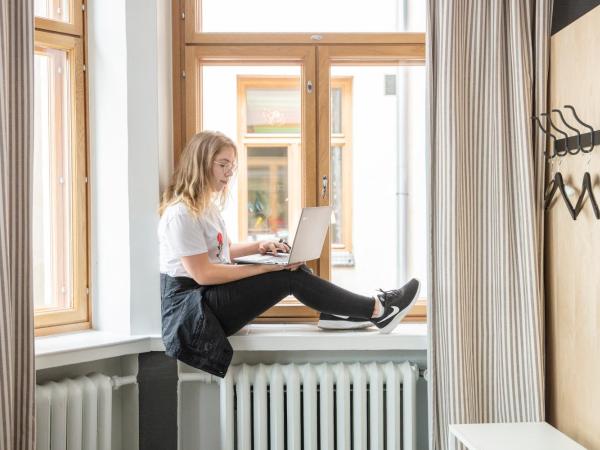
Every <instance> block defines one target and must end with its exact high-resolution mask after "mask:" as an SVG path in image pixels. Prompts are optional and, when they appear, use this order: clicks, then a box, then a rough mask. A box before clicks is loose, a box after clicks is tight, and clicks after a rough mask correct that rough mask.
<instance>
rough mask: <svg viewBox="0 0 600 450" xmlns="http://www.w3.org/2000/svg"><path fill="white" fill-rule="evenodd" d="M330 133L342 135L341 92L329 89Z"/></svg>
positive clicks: (337, 89) (338, 89) (336, 89)
mask: <svg viewBox="0 0 600 450" xmlns="http://www.w3.org/2000/svg"><path fill="white" fill-rule="evenodd" d="M331 132H332V133H333V134H339V133H342V90H341V89H340V88H332V89H331Z"/></svg>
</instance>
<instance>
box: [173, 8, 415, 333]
mask: <svg viewBox="0 0 600 450" xmlns="http://www.w3.org/2000/svg"><path fill="white" fill-rule="evenodd" d="M195 6H196V2H195V1H194V0H174V1H173V2H172V20H173V23H172V25H173V27H172V31H173V39H172V45H173V111H174V114H173V130H174V133H173V134H174V136H173V145H174V150H173V152H174V161H175V163H177V161H178V158H179V155H180V152H181V150H182V148H183V145H184V144H185V142H186V141H187V140H188V139H189V138H190V137H191V136H192V135H193V134H194V133H195V132H196V130H199V129H200V124H201V122H202V117H201V115H202V112H201V111H197V108H196V105H201V102H200V98H199V93H200V92H201V84H202V80H201V79H200V78H199V77H198V70H197V67H196V65H197V64H196V61H198V59H201V60H203V63H204V64H211V63H214V64H218V65H225V64H236V60H238V61H240V63H241V62H243V63H249V62H250V61H252V62H253V64H256V65H259V64H269V63H272V62H273V61H282V60H283V59H286V58H287V59H288V60H289V61H298V60H299V59H302V58H304V59H303V64H304V72H303V73H304V76H308V77H311V74H313V73H314V77H312V78H309V79H310V80H316V82H315V87H316V94H317V95H316V97H317V98H316V99H314V97H315V96H312V97H308V101H307V97H303V121H302V127H303V130H302V136H304V142H303V145H304V146H309V147H310V146H314V147H312V148H317V152H316V154H313V153H312V152H308V153H305V152H303V153H302V171H303V172H302V173H303V176H304V178H305V179H307V180H309V181H308V182H307V183H306V184H305V186H303V192H302V204H303V205H307V206H310V205H315V204H316V205H328V204H329V194H328V193H327V195H326V196H325V197H323V198H322V197H321V196H319V195H318V194H317V193H318V192H319V191H320V188H321V186H320V184H321V183H320V180H321V178H322V176H324V175H327V176H328V177H329V176H330V171H329V169H330V161H329V157H328V156H329V153H328V152H329V151H330V146H331V144H332V143H333V142H334V141H333V140H332V136H331V133H330V123H329V114H328V110H329V107H330V106H329V88H330V83H331V79H330V74H329V70H330V66H331V64H332V63H336V64H361V65H365V64H371V65H390V64H394V63H399V64H402V65H424V63H425V33H323V34H319V39H318V40H316V39H315V38H314V36H315V35H314V34H312V33H200V32H197V31H196V27H195V24H196V23H200V19H201V18H200V13H199V12H198V13H197V12H196V8H195ZM311 50H312V51H313V52H314V55H315V61H314V62H311V61H310V58H308V57H307V52H310V51H311ZM304 81H306V80H305V79H304V78H303V86H304ZM315 101H316V103H315ZM313 108H314V109H313ZM306 114H308V116H312V117H311V119H312V120H315V122H310V121H307V120H306V119H305V118H306ZM317 116H318V117H319V121H318V123H316V117H317ZM309 122H310V123H315V125H316V126H315V131H314V132H313V131H312V130H310V129H306V127H307V125H308V123H309ZM313 133H314V134H313ZM326 152H327V153H326ZM325 155H327V156H325ZM240 165H241V163H240ZM327 247H330V233H328V235H327V238H326V244H325V248H324V250H323V253H322V254H321V258H320V259H319V260H317V261H313V262H311V264H310V267H311V268H312V269H313V270H314V271H315V273H317V274H319V275H320V276H322V277H323V278H326V279H330V278H331V273H330V272H331V267H330V259H331V258H330V254H329V250H328V249H327ZM317 318H318V313H317V312H316V311H314V310H311V309H310V308H308V307H305V306H304V305H302V304H299V303H298V302H297V301H296V300H293V299H289V298H288V299H285V300H283V301H282V302H280V303H279V304H278V305H277V306H275V307H273V308H271V309H270V310H268V311H267V312H266V313H264V314H263V315H262V316H261V317H260V318H258V319H257V320H256V322H278V323H282V322H283V323H292V322H314V321H316V319H317ZM426 319H427V308H426V300H425V299H420V300H418V301H417V304H416V305H415V307H414V308H413V309H412V310H411V312H410V313H409V314H408V315H407V317H405V319H404V321H405V322H423V321H426Z"/></svg>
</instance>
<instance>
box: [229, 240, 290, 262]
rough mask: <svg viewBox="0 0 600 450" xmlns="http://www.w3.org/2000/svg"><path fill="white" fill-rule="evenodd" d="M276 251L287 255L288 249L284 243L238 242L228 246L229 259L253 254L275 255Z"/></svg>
mask: <svg viewBox="0 0 600 450" xmlns="http://www.w3.org/2000/svg"><path fill="white" fill-rule="evenodd" d="M278 251H279V252H282V253H289V251H290V247H289V246H288V245H287V243H285V242H277V241H260V242H240V243H238V244H231V245H230V246H229V254H230V255H231V259H234V258H239V257H241V256H247V255H252V254H254V253H262V254H263V255H264V254H265V253H267V252H271V253H275V252H278Z"/></svg>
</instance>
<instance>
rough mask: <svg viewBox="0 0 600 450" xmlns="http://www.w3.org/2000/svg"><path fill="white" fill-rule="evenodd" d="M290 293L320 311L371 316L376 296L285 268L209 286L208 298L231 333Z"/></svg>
mask: <svg viewBox="0 0 600 450" xmlns="http://www.w3.org/2000/svg"><path fill="white" fill-rule="evenodd" d="M288 295H294V296H295V297H296V298H297V299H298V300H300V301H301V302H302V303H304V304H305V305H307V306H310V307H311V308H313V309H316V310H317V311H321V312H326V313H330V314H339V315H344V316H352V317H358V318H365V319H369V318H371V316H372V314H373V307H374V305H375V300H374V299H373V298H372V297H365V296H362V295H358V294H354V293H352V292H350V291H347V290H345V289H342V288H341V287H339V286H336V285H335V284H333V283H330V282H329V281H326V280H323V279H321V278H319V277H317V276H315V275H313V274H312V273H311V272H310V269H308V267H306V266H302V267H301V268H299V269H298V270H295V271H289V270H281V271H278V272H269V273H265V274H263V275H257V276H254V277H249V278H244V279H242V280H238V281H233V282H231V283H225V284H219V285H214V286H206V290H205V292H204V299H205V300H206V301H207V303H208V306H209V307H210V308H211V310H212V311H213V312H214V313H215V315H216V316H217V317H218V319H219V321H220V322H221V326H222V327H223V330H224V331H225V333H226V334H227V335H228V336H229V335H231V334H233V333H235V332H236V331H238V330H240V329H241V328H242V327H243V326H244V325H246V324H247V323H248V322H250V321H251V320H253V319H255V318H256V317H258V316H259V315H260V314H262V313H263V312H265V311H266V310H267V309H269V308H270V307H272V306H273V305H275V304H277V302H279V301H280V300H282V299H283V298H285V297H287V296H288Z"/></svg>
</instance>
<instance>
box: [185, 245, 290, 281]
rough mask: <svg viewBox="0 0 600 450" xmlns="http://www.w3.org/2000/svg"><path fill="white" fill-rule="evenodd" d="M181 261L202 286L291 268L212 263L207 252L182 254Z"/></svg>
mask: <svg viewBox="0 0 600 450" xmlns="http://www.w3.org/2000/svg"><path fill="white" fill-rule="evenodd" d="M181 262H182V263H183V267H185V270H186V271H187V272H188V273H189V274H190V275H191V276H192V278H193V279H194V280H195V281H196V283H198V284H200V285H203V286H207V285H211V284H223V283H229V282H231V281H237V280H241V279H242V278H247V277H252V276H254V275H260V274H262V273H267V272H274V271H278V270H284V269H290V268H292V267H289V266H280V265H275V264H240V265H229V264H213V263H211V262H210V261H209V260H208V253H201V254H199V255H192V256H183V257H182V258H181Z"/></svg>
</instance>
